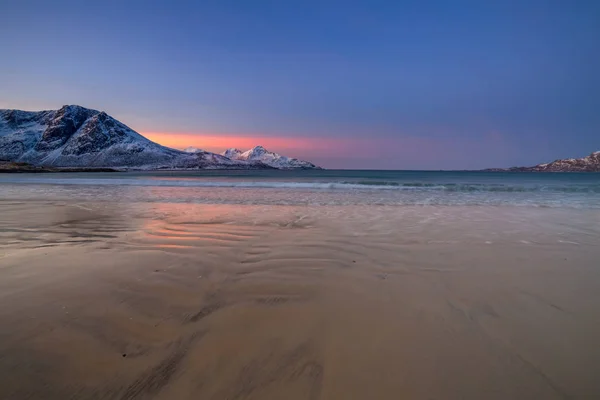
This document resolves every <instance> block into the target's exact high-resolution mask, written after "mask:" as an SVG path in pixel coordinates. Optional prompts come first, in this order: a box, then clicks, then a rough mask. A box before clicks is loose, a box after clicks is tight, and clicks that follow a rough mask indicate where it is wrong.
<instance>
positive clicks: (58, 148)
mask: <svg viewBox="0 0 600 400" xmlns="http://www.w3.org/2000/svg"><path fill="white" fill-rule="evenodd" d="M187 150H188V151H180V150H175V149H171V148H168V147H165V146H161V145H159V144H158V143H155V142H152V141H151V140H148V139H146V138H145V137H143V136H142V135H140V134H139V133H137V132H135V131H133V130H132V129H130V128H129V127H127V126H126V125H124V124H123V123H121V122H119V121H117V120H116V119H114V118H112V117H110V116H109V115H107V114H106V113H105V112H100V111H96V110H91V109H88V108H84V107H81V106H75V105H69V106H63V107H62V108H61V109H59V110H51V111H37V112H32V111H21V110H0V160H5V161H12V162H21V163H29V164H32V165H35V166H46V167H115V168H135V169H271V168H273V167H271V166H269V165H267V164H265V163H262V162H260V161H254V160H250V161H246V160H241V159H240V160H232V159H230V158H228V157H224V156H222V155H219V154H215V153H210V152H206V151H202V150H200V149H194V150H193V151H189V150H190V149H187Z"/></svg>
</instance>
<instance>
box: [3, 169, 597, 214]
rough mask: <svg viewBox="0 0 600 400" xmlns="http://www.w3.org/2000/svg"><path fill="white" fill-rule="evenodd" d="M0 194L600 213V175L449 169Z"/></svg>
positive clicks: (61, 186)
mask: <svg viewBox="0 0 600 400" xmlns="http://www.w3.org/2000/svg"><path fill="white" fill-rule="evenodd" d="M0 196H1V197H2V198H5V199H19V198H27V197H36V198H39V197H40V196H44V197H47V198H52V199H61V198H64V199H73V198H77V199H82V200H84V199H93V200H100V201H101V200H114V201H119V200H122V201H147V202H189V203H200V204H203V203H204V204H267V205H269V204H273V205H276V204H282V205H442V206H453V205H460V206H464V205H490V206H526V207H562V208H583V209H590V208H591V209H597V208H600V174H594V173H502V172H466V171H465V172H462V171H457V172H448V171H372V170H357V171H351V170H324V171H223V170H219V171H210V170H205V171H151V172H122V173H60V174H4V175H0Z"/></svg>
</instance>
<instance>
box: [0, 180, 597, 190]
mask: <svg viewBox="0 0 600 400" xmlns="http://www.w3.org/2000/svg"><path fill="white" fill-rule="evenodd" d="M2 182H5V183H29V184H53V185H92V186H98V185H117V186H167V187H169V186H172V187H208V188H211V187H219V188H264V189H305V190H354V191H357V190H365V191H375V190H387V191H389V190H397V191H400V190H405V191H432V192H500V193H501V192H506V193H518V192H549V193H600V184H596V183H593V184H592V183H590V184H581V183H580V184H570V185H568V184H548V185H516V184H499V183H428V182H395V181H375V180H373V181H332V182H301V181H267V180H265V181H262V180H257V181H241V180H220V181H217V180H200V179H173V178H168V179H165V178H157V179H143V178H142V179H140V178H130V179H122V178H48V177H31V178H30V177H10V178H4V179H2Z"/></svg>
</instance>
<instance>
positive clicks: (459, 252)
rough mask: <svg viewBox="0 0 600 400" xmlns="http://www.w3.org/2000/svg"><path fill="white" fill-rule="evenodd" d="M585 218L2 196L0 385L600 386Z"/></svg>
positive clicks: (361, 390) (494, 210)
mask: <svg viewBox="0 0 600 400" xmlns="http://www.w3.org/2000/svg"><path fill="white" fill-rule="evenodd" d="M599 227H600V215H598V212H597V211H594V210H588V211H573V210H570V211H563V210H554V209H534V208H531V209H529V208H518V207H513V208H510V207H507V208H502V207H462V208H461V207H423V206H406V207H384V206H382V207H358V206H357V207H344V206H332V207H328V206H320V207H309V206H307V207H288V206H231V205H229V206H227V205H221V206H211V205H193V204H166V203H128V204H122V203H116V202H105V203H93V202H81V201H80V202H76V201H68V200H65V201H34V200H27V201H16V200H14V201H13V200H10V201H8V200H5V201H0V399H150V398H152V399H290V400H293V399H344V400H346V399H591V398H600V381H599V380H598V373H599V372H600V370H599V368H600V367H599V366H600V268H599V263H598V259H599V258H600V257H599V256H600V246H599V244H600V241H599V238H600V232H599V231H598V229H600V228H599Z"/></svg>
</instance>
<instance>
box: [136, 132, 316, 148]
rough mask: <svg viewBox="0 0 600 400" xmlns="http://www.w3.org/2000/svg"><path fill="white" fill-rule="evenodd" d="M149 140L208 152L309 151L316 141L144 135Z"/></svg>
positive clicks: (195, 135) (256, 137)
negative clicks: (259, 148)
mask: <svg viewBox="0 0 600 400" xmlns="http://www.w3.org/2000/svg"><path fill="white" fill-rule="evenodd" d="M143 135H144V136H145V137H147V138H148V139H150V140H152V141H155V142H157V143H160V144H162V145H163V146H167V147H173V148H175V149H185V148H186V147H189V146H193V147H198V148H200V149H203V150H207V151H214V152H222V151H224V150H226V149H229V148H232V147H235V148H237V149H240V150H243V151H245V150H248V149H251V148H252V147H254V146H258V145H261V146H263V147H265V148H267V149H269V150H271V149H273V151H276V150H277V149H280V150H307V149H312V148H314V144H315V143H314V139H313V138H309V139H301V138H284V137H268V136H264V137H260V136H232V135H203V134H194V133H165V132H146V133H143Z"/></svg>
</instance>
